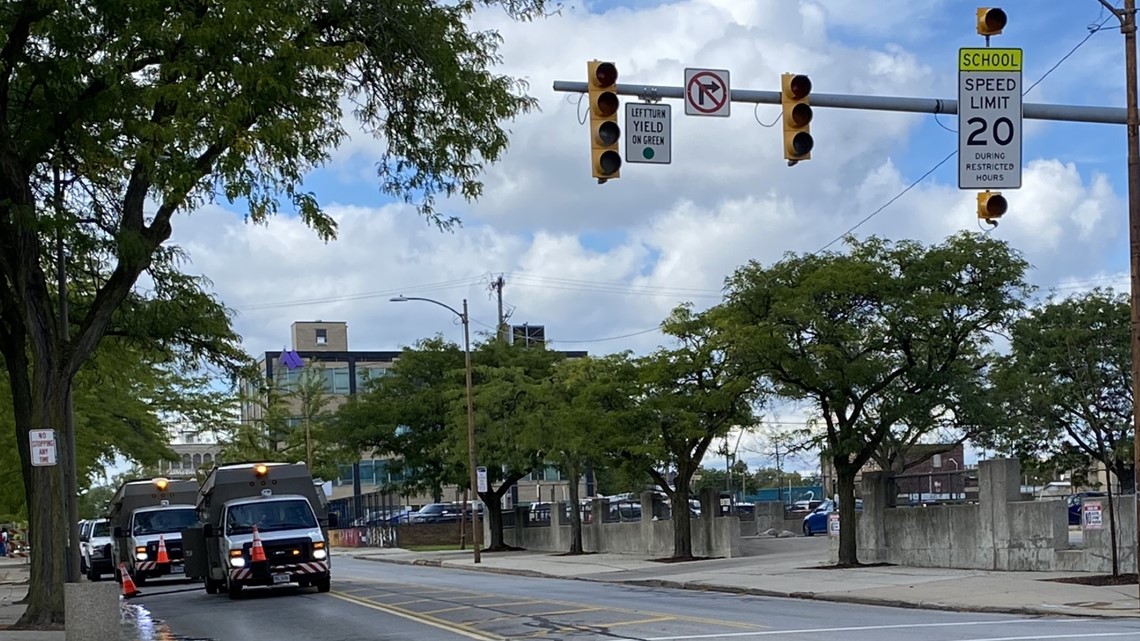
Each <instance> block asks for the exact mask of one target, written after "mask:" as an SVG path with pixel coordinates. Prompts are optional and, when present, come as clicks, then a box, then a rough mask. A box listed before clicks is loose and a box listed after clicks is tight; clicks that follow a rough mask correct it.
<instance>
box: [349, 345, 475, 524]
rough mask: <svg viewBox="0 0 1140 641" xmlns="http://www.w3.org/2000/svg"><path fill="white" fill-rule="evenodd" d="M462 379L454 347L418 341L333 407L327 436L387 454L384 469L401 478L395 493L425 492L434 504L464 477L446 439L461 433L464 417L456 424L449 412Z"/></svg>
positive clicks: (460, 362)
mask: <svg viewBox="0 0 1140 641" xmlns="http://www.w3.org/2000/svg"><path fill="white" fill-rule="evenodd" d="M463 377H464V365H463V352H462V351H461V350H460V349H459V347H458V346H457V345H456V344H455V343H451V342H447V341H445V340H443V338H442V337H439V336H436V337H434V338H429V339H424V340H421V341H418V342H417V343H416V344H415V345H414V346H413V347H411V348H405V349H404V350H403V351H402V352H401V353H400V358H399V359H397V360H396V362H395V363H394V364H393V365H392V367H391V369H390V370H388V374H387V375H386V376H380V377H377V378H376V379H374V380H372V381H369V382H368V384H367V385H366V386H365V389H364V390H363V391H361V392H358V393H357V394H356V395H355V396H354V397H351V398H349V399H348V401H347V402H346V403H345V404H344V405H342V406H341V407H340V408H339V409H337V411H336V413H335V417H334V419H333V422H332V424H331V430H332V434H333V436H332V438H333V439H334V440H336V441H337V442H340V443H343V444H344V445H345V446H346V447H350V448H352V449H353V450H355V451H358V452H359V451H362V450H363V451H374V452H377V453H379V454H381V455H384V454H389V455H392V456H393V457H394V459H395V460H393V461H392V462H391V467H390V469H391V470H392V471H393V472H394V473H398V474H401V476H402V478H403V479H404V480H403V481H402V482H401V484H400V492H401V494H402V495H404V496H410V495H413V494H416V493H419V492H427V493H429V494H430V495H431V497H432V500H433V501H435V502H437V503H438V502H440V501H442V500H443V487H444V486H445V485H449V484H452V483H461V482H463V480H464V478H466V470H467V465H466V463H465V461H466V459H463V460H464V463H463V464H460V463H459V462H458V461H457V460H456V457H455V456H453V455H452V454H451V451H450V448H451V446H452V439H451V437H450V435H451V434H452V433H453V432H455V431H458V430H460V429H462V430H463V433H464V434H466V425H467V422H466V417H465V416H463V417H459V418H462V423H456V420H457V419H456V417H454V416H452V415H451V414H450V404H451V402H452V401H453V399H454V397H455V395H456V394H457V393H459V392H457V391H456V390H459V391H460V392H461V391H462V390H463V389H464V388H463V385H464V378H463ZM463 451H464V452H466V451H467V449H466V442H464V448H463ZM389 489H391V488H386V491H387V490H389Z"/></svg>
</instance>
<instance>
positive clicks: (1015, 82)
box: [958, 48, 1024, 189]
mask: <svg viewBox="0 0 1140 641" xmlns="http://www.w3.org/2000/svg"><path fill="white" fill-rule="evenodd" d="M1021 68H1022V56H1021V49H991V48H973V49H972V48H962V49H959V50H958V188H959V189H1020V188H1021V151H1022V146H1021V124H1022V102H1021V94H1022V92H1023V91H1024V89H1023V88H1022V83H1021Z"/></svg>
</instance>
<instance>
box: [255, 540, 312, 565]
mask: <svg viewBox="0 0 1140 641" xmlns="http://www.w3.org/2000/svg"><path fill="white" fill-rule="evenodd" d="M261 547H262V549H264V550H265V559H266V560H267V561H269V564H270V565H280V564H282V563H299V562H303V561H310V560H312V555H313V542H312V541H310V540H309V539H281V540H277V541H265V540H262V542H261ZM252 548H253V543H246V544H245V545H244V546H243V547H242V555H243V556H244V557H245V558H247V559H248V558H250V550H251V549H252Z"/></svg>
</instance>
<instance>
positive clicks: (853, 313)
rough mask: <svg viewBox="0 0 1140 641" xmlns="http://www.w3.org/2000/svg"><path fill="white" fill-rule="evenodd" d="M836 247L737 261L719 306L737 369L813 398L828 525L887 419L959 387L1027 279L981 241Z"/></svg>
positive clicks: (786, 392)
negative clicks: (829, 489) (832, 492)
mask: <svg viewBox="0 0 1140 641" xmlns="http://www.w3.org/2000/svg"><path fill="white" fill-rule="evenodd" d="M847 244H848V245H849V246H850V251H849V252H848V253H846V254H839V253H826V254H820V255H811V254H807V255H789V256H787V257H786V258H785V259H784V260H782V261H780V262H779V263H777V264H775V265H773V266H771V267H769V268H765V267H764V266H762V265H760V264H759V263H756V262H755V261H753V262H751V263H749V264H748V265H746V266H744V267H742V268H740V269H738V270H737V272H736V273H735V274H734V275H733V277H732V278H731V279H730V280H729V291H728V294H727V296H726V301H725V303H724V304H723V305H722V306H721V307H720V308H719V311H718V314H719V316H720V317H721V322H722V323H723V325H722V328H723V331H724V332H725V335H726V336H727V337H728V338H729V340H731V341H732V343H733V347H732V349H733V351H734V352H735V354H736V358H737V359H738V360H739V362H740V364H741V366H742V367H744V368H746V369H747V370H750V371H751V372H753V374H754V375H755V376H757V377H761V378H764V379H766V380H769V381H771V383H772V384H773V386H774V388H775V391H776V392H777V393H778V394H779V395H780V396H783V397H785V398H788V399H792V400H797V401H808V402H812V403H814V404H815V406H816V409H817V411H818V412H819V418H820V421H821V422H822V423H823V425H824V428H825V429H824V431H823V432H822V433H821V434H820V435H819V437H818V439H819V441H820V443H821V444H822V445H823V450H824V452H825V455H826V456H828V457H829V458H830V459H831V462H832V464H833V466H834V468H835V470H836V475H837V477H838V479H837V480H838V490H839V497H840V519H841V520H842V521H846V522H853V521H854V520H855V502H854V496H855V484H854V478H855V474H856V472H857V471H858V470H859V469H860V468H862V467H863V465H864V464H865V463H867V461H869V460H870V459H871V457H872V456H874V455H875V453H876V452H878V451H880V447H881V446H882V444H883V441H884V439H885V438H887V435H888V434H889V433H891V431H892V429H896V426H898V425H899V424H904V425H907V426H908V429H911V430H914V429H918V430H925V429H929V428H930V427H932V426H933V425H935V424H936V423H935V422H934V421H933V417H936V416H940V415H942V413H943V409H942V408H944V407H945V405H946V400H947V399H948V398H950V397H953V396H955V395H961V394H969V393H972V391H973V390H974V387H972V384H966V383H964V382H963V380H964V379H963V377H964V376H967V375H968V374H969V373H970V372H976V371H977V370H976V369H975V368H977V367H979V366H980V365H981V363H980V362H979V360H980V358H981V355H982V353H983V350H984V347H985V346H986V345H987V344H988V343H989V342H990V339H989V335H988V332H991V331H993V330H996V329H999V328H1002V327H1004V326H1007V325H1008V324H1009V323H1010V322H1011V321H1012V320H1013V317H1014V315H1015V314H1016V313H1017V312H1018V311H1019V310H1020V309H1022V307H1023V305H1024V304H1023V299H1024V297H1025V296H1026V295H1027V294H1028V292H1029V286H1028V285H1027V284H1026V283H1025V280H1024V277H1025V271H1026V269H1027V263H1026V262H1025V261H1024V260H1023V259H1022V257H1021V256H1020V255H1019V254H1018V253H1017V252H1015V251H1013V250H1012V249H1011V248H1010V247H1009V246H1008V245H1007V244H1006V243H1004V242H1002V241H998V240H994V239H992V238H989V237H986V236H984V235H978V234H968V233H961V234H958V235H955V236H952V237H950V238H948V239H947V240H946V241H944V242H943V243H941V244H938V245H934V246H929V247H927V246H922V245H920V244H919V243H917V242H913V241H900V242H898V243H894V244H892V243H889V242H886V241H883V240H881V239H877V238H870V239H867V240H865V241H857V240H854V239H851V238H848V239H847ZM969 380H975V381H976V380H977V379H976V378H973V379H971V378H967V379H966V381H967V382H968V381H969ZM963 388H965V389H963ZM839 560H840V563H841V564H857V563H858V559H857V548H856V538H855V529H854V528H843V529H841V531H840V553H839Z"/></svg>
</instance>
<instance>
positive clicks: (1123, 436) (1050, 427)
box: [979, 289, 1135, 575]
mask: <svg viewBox="0 0 1140 641" xmlns="http://www.w3.org/2000/svg"><path fill="white" fill-rule="evenodd" d="M1130 314H1131V312H1130V307H1129V301H1128V297H1127V295H1125V294H1118V293H1115V292H1113V291H1111V290H1103V289H1096V290H1093V291H1091V292H1088V293H1086V294H1083V295H1077V296H1071V297H1069V298H1065V299H1062V300H1056V299H1050V300H1048V301H1046V302H1045V303H1043V304H1042V305H1040V306H1038V307H1035V308H1034V309H1032V310H1031V311H1030V313H1029V314H1027V315H1025V316H1024V317H1022V318H1019V319H1018V320H1017V322H1016V323H1014V325H1013V329H1012V332H1011V334H1012V336H1011V341H1010V353H1009V355H1008V356H1007V357H1005V358H1003V359H1002V361H1001V363H1000V366H999V367H998V368H997V372H996V373H995V381H996V383H997V386H998V389H999V391H1000V394H1001V396H1000V398H1001V400H1002V401H1003V402H1002V409H1003V410H1004V411H1005V412H1006V413H1007V414H1008V417H1009V418H1008V420H1006V421H1003V422H1002V423H1000V424H999V425H998V426H997V428H996V429H995V430H994V431H993V432H991V433H990V434H987V435H985V438H983V439H981V440H980V441H979V444H981V445H983V446H984V447H989V448H993V449H996V450H998V451H1001V452H1005V453H1007V454H1012V455H1016V456H1018V457H1019V458H1022V459H1036V458H1041V457H1042V456H1044V457H1045V458H1047V459H1049V460H1050V461H1051V463H1052V465H1053V466H1054V467H1062V468H1063V469H1070V470H1082V469H1084V470H1088V468H1091V467H1093V466H1092V465H1090V462H1092V461H1095V462H1097V463H1099V464H1101V465H1103V466H1104V469H1107V470H1111V471H1112V472H1113V473H1114V474H1115V475H1116V478H1117V480H1118V483H1119V485H1118V486H1117V488H1116V489H1117V491H1120V490H1121V489H1124V490H1131V489H1132V486H1133V483H1134V478H1135V470H1134V467H1133V462H1132V429H1133V426H1132V404H1133V402H1134V399H1133V398H1132V352H1131V338H1130V335H1129V327H1130V325H1129V323H1130V318H1131V316H1130ZM1108 489H1109V491H1110V492H1112V491H1113V489H1114V488H1112V487H1111V486H1110V487H1109V488H1108ZM1109 519H1110V522H1109V527H1110V529H1111V530H1112V537H1113V540H1114V544H1113V558H1112V561H1113V574H1114V575H1115V574H1119V572H1120V568H1119V560H1118V559H1117V555H1116V545H1115V537H1116V513H1115V508H1114V506H1113V505H1112V504H1111V502H1110V505H1109Z"/></svg>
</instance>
